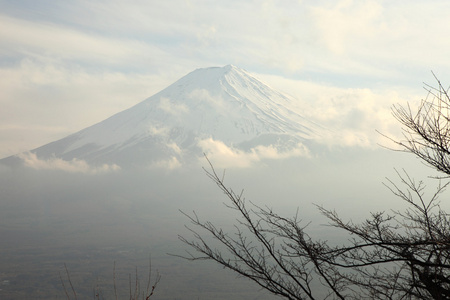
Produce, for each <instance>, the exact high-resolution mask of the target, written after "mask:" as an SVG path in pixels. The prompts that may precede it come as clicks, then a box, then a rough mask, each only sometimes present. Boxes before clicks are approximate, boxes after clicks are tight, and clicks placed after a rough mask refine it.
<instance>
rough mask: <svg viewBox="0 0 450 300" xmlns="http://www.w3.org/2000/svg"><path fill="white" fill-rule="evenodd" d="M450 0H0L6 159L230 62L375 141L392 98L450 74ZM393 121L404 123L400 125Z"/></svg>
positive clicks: (309, 110)
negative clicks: (201, 70)
mask: <svg viewBox="0 0 450 300" xmlns="http://www.w3.org/2000/svg"><path fill="white" fill-rule="evenodd" d="M448 12H450V2H448V1H370V0H358V1H351V0H343V1H300V0H298V1H293V0H283V1H281V0H280V1H235V0H229V1H201V0H199V1H194V0H170V1H126V2H125V1H118V0H108V1H102V0H99V1H87V0H86V1H50V0H48V1H46V0H42V1H34V0H23V1H13V0H11V1H10V0H0V78H1V80H0V91H1V93H0V107H1V109H0V157H6V156H9V155H13V154H17V153H20V152H23V151H26V150H30V149H33V148H36V147H38V146H41V145H43V144H46V143H49V142H51V141H54V140H57V139H59V138H63V137H65V136H67V135H68V134H70V133H74V132H76V131H78V130H81V129H83V128H85V127H87V126H90V125H93V124H95V123H97V122H99V121H101V120H103V119H105V118H107V117H109V116H111V115H112V114H114V113H117V112H119V111H122V110H124V109H126V108H129V107H131V106H132V105H134V104H136V103H138V102H140V101H142V100H144V99H146V98H148V97H150V96H152V95H153V94H155V93H156V92H158V91H160V90H162V89H163V88H165V87H167V86H168V85H170V84H171V83H173V82H174V81H176V80H177V79H179V78H181V77H182V76H184V75H186V74H187V73H189V72H191V71H193V70H195V69H197V68H204V67H211V66H224V65H228V64H233V65H235V66H237V67H239V68H243V69H245V70H247V71H249V72H250V73H252V74H254V75H255V76H256V77H257V78H259V79H261V80H262V81H264V82H265V83H267V84H269V85H270V86H271V87H273V88H275V89H278V90H280V91H283V92H285V93H287V94H290V95H292V96H294V97H296V98H298V99H299V103H298V105H299V109H301V110H302V111H303V112H304V114H305V115H307V116H308V117H310V118H312V119H314V120H316V121H317V122H320V123H321V124H323V125H325V126H329V127H333V128H338V129H339V130H341V131H342V132H344V133H345V134H346V136H347V138H346V139H344V141H343V142H344V143H347V144H349V145H359V146H368V147H372V146H374V145H376V144H377V143H378V142H379V138H380V136H379V134H378V133H377V132H376V131H377V130H378V131H381V132H383V133H387V134H390V133H391V132H398V124H397V123H396V121H395V120H394V119H393V117H392V116H391V113H390V108H391V106H392V105H393V104H396V103H401V104H404V103H406V102H410V103H415V102H416V101H418V100H420V99H421V98H424V97H425V96H426V91H425V90H424V89H423V86H424V84H423V83H424V82H426V83H429V84H432V85H433V84H434V83H435V80H434V78H433V76H432V73H431V71H433V72H434V73H435V74H436V75H437V76H438V77H439V79H440V80H441V81H442V82H443V83H444V85H445V84H446V83H449V82H450V58H449V56H448V50H449V49H450V39H448V38H447V37H448V36H450V23H449V22H448V21H447V16H448ZM396 130H397V131H396Z"/></svg>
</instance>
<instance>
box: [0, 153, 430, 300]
mask: <svg viewBox="0 0 450 300" xmlns="http://www.w3.org/2000/svg"><path fill="white" fill-rule="evenodd" d="M315 153H317V154H316V155H314V156H312V157H292V158H287V159H283V160H263V161H261V162H259V163H257V164H254V165H252V166H251V167H248V168H230V169H226V170H224V169H219V168H216V171H217V172H218V173H219V174H222V173H224V178H225V185H226V186H228V187H230V188H232V189H233V190H234V191H236V192H240V191H241V190H244V196H245V197H246V199H247V200H248V201H251V202H252V203H254V204H255V205H258V206H264V207H266V206H267V207H270V208H272V209H273V210H274V211H276V212H278V213H280V214H281V215H283V216H286V217H290V216H293V215H294V214H295V212H296V211H297V210H298V215H299V218H300V219H302V220H303V222H304V223H305V225H306V224H307V223H310V225H309V226H308V230H309V233H310V235H311V236H313V237H314V238H318V239H323V240H331V241H332V242H335V243H344V242H345V239H346V238H347V237H346V236H344V235H342V234H341V233H336V232H335V231H333V230H332V229H330V227H327V226H326V224H327V220H326V219H324V217H323V216H321V215H320V214H319V212H318V210H317V208H316V206H315V205H322V206H324V207H326V208H330V209H336V211H337V212H338V213H339V214H340V215H341V216H342V217H344V218H346V219H351V220H353V221H355V222H357V221H361V220H364V219H365V218H366V217H368V216H369V215H370V212H371V211H389V210H391V209H394V210H395V209H402V207H404V204H403V203H402V202H401V201H400V200H399V199H396V198H395V196H394V195H392V193H391V192H390V191H389V190H388V189H387V188H386V187H385V186H384V185H383V182H385V183H386V182H387V181H386V177H389V178H390V179H392V180H393V181H394V182H396V181H397V178H396V176H397V175H396V172H395V170H394V168H397V169H398V170H401V169H402V168H404V169H405V170H406V171H408V172H409V173H410V174H411V176H412V177H414V178H417V179H426V176H428V175H432V174H433V172H432V170H431V169H430V168H428V167H425V166H423V165H422V164H421V163H420V162H419V161H418V160H417V159H415V158H414V157H413V156H411V155H408V154H405V153H399V152H394V151H389V150H386V149H383V148H379V149H372V150H371V149H366V148H349V147H348V148H334V149H329V148H321V149H316V151H315ZM200 161H201V163H200V165H194V164H193V165H192V166H189V167H185V168H179V169H176V170H161V169H159V170H155V169H146V168H140V169H139V168H133V169H131V168H130V169H121V170H119V171H116V172H110V173H99V174H84V173H67V172H63V171H57V170H34V169H30V168H25V167H22V168H14V169H13V168H8V167H3V168H1V169H0V174H1V177H0V178H1V179H0V189H1V191H2V193H1V195H2V196H1V198H2V199H1V202H0V238H1V240H2V243H1V244H0V245H1V246H0V247H1V249H0V251H1V253H2V256H1V258H0V270H1V271H0V274H1V277H0V282H3V284H2V286H1V287H0V288H1V291H0V293H1V294H3V295H7V296H8V298H10V299H20V298H22V297H23V296H24V295H33V298H36V299H39V298H41V299H53V298H54V299H56V298H58V299H61V298H65V294H64V289H63V287H62V284H61V280H60V278H59V276H60V275H59V274H62V277H63V278H65V276H66V274H65V270H64V264H66V265H67V268H68V270H69V272H70V277H71V278H72V281H73V285H74V288H75V290H76V291H77V293H78V296H79V297H81V296H82V297H86V298H87V297H92V291H93V289H94V288H95V287H96V286H100V288H101V290H102V293H103V295H104V296H105V298H109V297H113V295H114V294H113V286H112V284H113V266H114V264H116V271H115V272H116V278H117V283H118V291H119V295H122V296H123V297H127V295H128V293H129V292H128V289H129V287H128V285H129V278H128V276H129V274H131V275H132V277H133V278H134V276H135V273H136V269H135V268H137V270H138V274H139V278H140V280H141V281H142V283H141V284H142V286H145V285H146V282H145V280H146V279H145V278H146V274H147V272H148V265H149V257H151V268H152V270H153V271H154V272H156V270H158V272H159V273H160V274H161V276H162V278H161V282H160V284H159V285H158V286H157V289H156V291H155V298H156V299H212V298H214V299H238V298H241V299H273V298H274V297H273V296H271V295H270V294H268V293H266V292H263V291H261V290H259V288H258V287H257V286H256V285H253V284H252V283H250V282H249V281H247V279H243V278H236V275H235V274H233V273H231V272H230V271H228V270H223V269H222V268H221V267H220V266H218V265H215V264H214V263H212V262H206V261H201V262H189V261H186V260H184V259H181V258H179V257H177V256H176V255H185V254H186V251H189V250H190V249H189V248H188V247H187V246H186V245H184V244H183V243H182V242H180V241H179V240H178V235H182V236H185V237H187V238H189V237H190V236H191V234H190V232H189V231H188V230H187V229H186V228H185V226H186V225H188V226H189V220H188V219H187V218H186V217H185V216H184V215H183V214H182V213H181V212H180V211H183V212H185V213H188V214H192V212H193V211H195V213H196V214H197V215H198V216H199V218H200V219H202V220H209V221H212V222H214V223H215V224H216V225H217V226H219V227H223V228H224V229H225V230H228V231H231V230H233V224H234V223H235V222H236V218H238V217H239V216H238V215H236V214H235V212H234V211H232V210H230V209H227V208H226V207H225V206H224V203H226V202H227V199H226V197H225V195H223V194H222V192H221V191H220V190H219V189H218V188H217V187H216V186H215V184H214V183H213V182H212V181H211V180H210V179H209V178H208V177H207V176H206V174H205V170H210V166H209V164H208V162H207V161H206V159H203V160H200ZM211 163H212V165H213V166H214V161H213V160H212V161H211ZM202 167H203V168H205V170H204V169H203V168H202ZM429 181H430V187H432V186H433V185H434V184H435V183H436V182H435V181H436V180H435V179H429ZM169 254H172V255H169ZM173 255H175V256H173ZM1 294H0V295H1ZM52 297H53V298H52Z"/></svg>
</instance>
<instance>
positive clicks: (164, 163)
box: [150, 156, 182, 170]
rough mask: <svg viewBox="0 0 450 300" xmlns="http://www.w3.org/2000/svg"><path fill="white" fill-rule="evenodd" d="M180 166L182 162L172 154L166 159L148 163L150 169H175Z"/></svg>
mask: <svg viewBox="0 0 450 300" xmlns="http://www.w3.org/2000/svg"><path fill="white" fill-rule="evenodd" d="M180 167H182V164H181V162H180V161H179V160H178V159H177V158H176V157H175V156H172V157H170V158H169V159H166V160H159V161H156V162H153V163H152V164H151V165H150V168H151V169H165V170H175V169H178V168H180Z"/></svg>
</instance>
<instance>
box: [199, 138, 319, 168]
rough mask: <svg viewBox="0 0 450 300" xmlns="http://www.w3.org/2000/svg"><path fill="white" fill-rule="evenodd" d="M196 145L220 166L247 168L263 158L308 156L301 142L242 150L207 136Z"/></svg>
mask: <svg viewBox="0 0 450 300" xmlns="http://www.w3.org/2000/svg"><path fill="white" fill-rule="evenodd" d="M197 145H198V146H199V147H200V148H201V149H202V151H203V152H204V153H205V154H206V155H207V156H208V159H209V160H211V162H213V164H214V165H215V166H216V167H220V168H247V167H250V166H252V165H253V164H254V163H257V162H260V161H262V160H264V159H286V158H290V157H309V156H310V153H309V150H308V148H306V147H305V146H304V145H302V144H297V147H296V148H293V149H289V150H279V149H277V148H276V147H275V146H273V145H269V146H262V145H259V146H256V147H254V148H251V149H250V151H242V150H239V149H236V148H233V147H229V146H227V145H226V144H225V143H223V142H222V141H218V140H214V139H212V138H208V139H202V140H199V141H198V143H197Z"/></svg>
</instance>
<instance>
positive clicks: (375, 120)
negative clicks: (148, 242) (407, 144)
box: [258, 74, 424, 147]
mask: <svg viewBox="0 0 450 300" xmlns="http://www.w3.org/2000/svg"><path fill="white" fill-rule="evenodd" d="M258 77H260V78H262V79H263V80H264V81H266V82H269V84H270V85H271V86H273V87H274V88H276V89H279V90H283V91H285V92H286V93H288V94H290V95H292V96H293V97H294V98H296V99H298V101H295V102H292V104H293V105H294V107H295V109H297V110H298V112H299V113H301V115H303V116H305V117H306V118H308V119H310V120H312V121H314V122H315V123H317V124H320V125H322V126H323V127H325V128H327V129H329V130H330V133H329V134H328V135H325V136H323V137H322V142H323V143H325V144H328V145H338V146H360V147H379V146H378V145H379V144H382V145H384V144H385V143H386V142H388V141H387V140H386V138H384V137H383V136H382V135H380V134H379V133H378V132H381V133H383V134H385V135H388V136H393V137H398V138H400V137H401V136H402V132H401V130H400V124H399V123H398V121H397V120H396V119H395V118H394V117H393V116H392V113H391V107H392V105H394V104H401V105H404V104H406V103H407V102H409V103H411V104H412V106H414V105H415V104H416V103H418V102H419V101H420V98H421V97H422V96H424V93H423V91H422V90H421V89H420V88H421V86H418V87H417V88H415V89H412V88H411V89H406V88H405V87H400V86H399V87H395V88H389V89H386V88H381V89H369V88H341V87H336V86H330V85H325V84H321V83H313V82H308V81H302V80H287V79H286V78H281V77H278V76H268V75H263V74H259V75H258ZM377 131H378V132H377Z"/></svg>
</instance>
